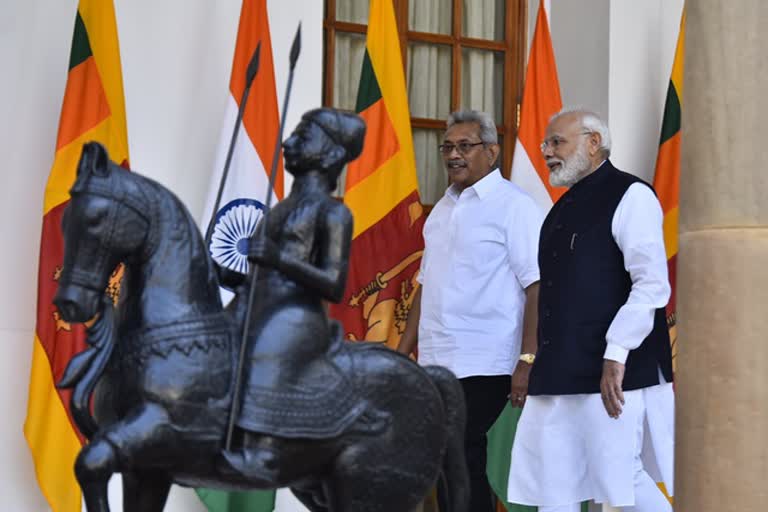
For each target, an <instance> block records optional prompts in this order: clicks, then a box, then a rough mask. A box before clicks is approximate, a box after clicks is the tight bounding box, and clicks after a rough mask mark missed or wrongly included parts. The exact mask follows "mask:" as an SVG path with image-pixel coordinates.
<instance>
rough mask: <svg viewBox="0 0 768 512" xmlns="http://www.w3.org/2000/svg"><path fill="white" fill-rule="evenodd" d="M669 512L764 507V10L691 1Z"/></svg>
mask: <svg viewBox="0 0 768 512" xmlns="http://www.w3.org/2000/svg"><path fill="white" fill-rule="evenodd" d="M686 4H687V9H688V24H687V28H686V34H687V41H686V56H685V82H684V86H683V89H684V90H683V105H682V108H683V120H682V121H683V126H682V130H683V134H682V144H683V149H682V169H681V185H680V189H681V190H680V250H679V254H678V272H679V274H678V276H679V278H678V318H679V331H678V334H679V336H678V347H679V351H678V356H677V369H678V373H677V383H676V393H677V395H676V396H677V418H676V419H677V428H676V432H677V439H676V450H675V454H676V464H675V473H676V474H675V494H676V496H675V510H676V511H677V512H723V511H726V510H727V511H734V512H758V511H759V512H762V511H764V510H765V508H766V504H767V503H768V485H767V484H766V481H767V479H768V439H767V438H768V268H767V267H768V134H767V133H766V126H767V122H768V108H766V107H767V106H768V101H767V100H766V93H767V92H768V32H766V31H765V29H764V27H763V23H764V20H766V19H768V2H765V1H764V0H742V1H740V2H722V1H721V0H689V1H687V2H686Z"/></svg>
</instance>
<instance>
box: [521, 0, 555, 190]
mask: <svg viewBox="0 0 768 512" xmlns="http://www.w3.org/2000/svg"><path fill="white" fill-rule="evenodd" d="M562 106H563V100H562V99H561V97H560V84H559V82H558V79H557V66H556V64H555V53H554V51H553V49H552V38H551V36H550V32H549V23H547V14H546V9H544V3H543V0H542V2H540V5H539V15H538V16H537V17H536V29H535V31H534V34H533V40H532V42H531V53H530V57H529V58H528V71H527V75H526V77H525V88H524V93H523V102H522V105H521V110H520V128H519V132H518V134H517V137H518V138H519V139H520V142H521V144H522V145H523V147H524V148H525V150H526V153H528V158H530V160H531V163H532V164H533V166H534V168H535V169H536V173H537V174H538V175H539V178H540V179H541V181H542V183H543V184H544V186H545V187H546V189H547V192H548V193H549V196H550V197H551V198H552V202H555V201H557V200H558V199H559V198H560V196H562V195H563V194H564V193H565V190H566V189H564V188H554V187H552V186H551V185H550V184H549V168H548V167H547V164H546V162H545V161H544V157H542V155H541V150H540V149H539V145H540V144H541V141H542V138H543V136H544V133H545V132H546V129H547V123H548V122H549V118H550V117H551V116H552V115H553V114H555V113H557V112H558V111H560V109H561V108H562Z"/></svg>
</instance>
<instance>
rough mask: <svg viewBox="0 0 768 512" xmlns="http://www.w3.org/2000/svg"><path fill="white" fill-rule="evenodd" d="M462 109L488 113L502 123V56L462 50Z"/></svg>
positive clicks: (480, 51) (476, 50)
mask: <svg viewBox="0 0 768 512" xmlns="http://www.w3.org/2000/svg"><path fill="white" fill-rule="evenodd" d="M461 57H462V60H461V108H462V109H473V110H480V111H482V112H488V113H489V114H491V115H492V116H493V118H494V120H495V121H496V124H502V123H503V122H504V114H503V113H504V54H503V53H502V52H495V51H490V50H478V49H474V48H462V51H461Z"/></svg>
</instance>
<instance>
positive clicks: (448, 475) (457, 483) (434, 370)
mask: <svg viewBox="0 0 768 512" xmlns="http://www.w3.org/2000/svg"><path fill="white" fill-rule="evenodd" d="M424 370H425V371H426V372H427V374H428V375H429V377H430V378H431V379H432V382H433V383H434V384H435V387H437V389H438V391H439V392H440V397H441V398H442V400H443V408H444V409H445V416H446V426H447V428H448V439H447V445H446V450H445V456H444V457H443V466H442V477H443V478H442V479H441V480H442V481H440V482H439V483H438V485H439V486H440V488H441V494H443V495H444V496H445V497H446V502H447V503H448V512H468V511H469V492H470V486H469V473H468V471H467V459H466V457H465V455H464V428H465V426H466V423H467V410H466V406H465V404H464V391H463V390H462V389H461V384H459V381H458V380H457V379H456V377H455V376H454V375H453V373H451V371H450V370H448V369H447V368H443V367H442V366H425V367H424Z"/></svg>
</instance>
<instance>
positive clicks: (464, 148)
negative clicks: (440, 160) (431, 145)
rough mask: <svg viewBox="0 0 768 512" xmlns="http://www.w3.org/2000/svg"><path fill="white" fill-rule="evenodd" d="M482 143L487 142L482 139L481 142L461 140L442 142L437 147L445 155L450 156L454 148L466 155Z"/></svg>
mask: <svg viewBox="0 0 768 512" xmlns="http://www.w3.org/2000/svg"><path fill="white" fill-rule="evenodd" d="M480 144H485V142H483V141H480V142H459V143H458V144H451V143H447V144H440V145H439V146H437V148H438V149H439V150H440V152H441V153H442V154H443V155H445V156H448V155H450V154H451V153H453V150H454V149H455V150H457V151H458V152H459V154H462V155H466V154H467V153H469V152H470V151H472V148H473V147H475V146H479V145H480Z"/></svg>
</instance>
